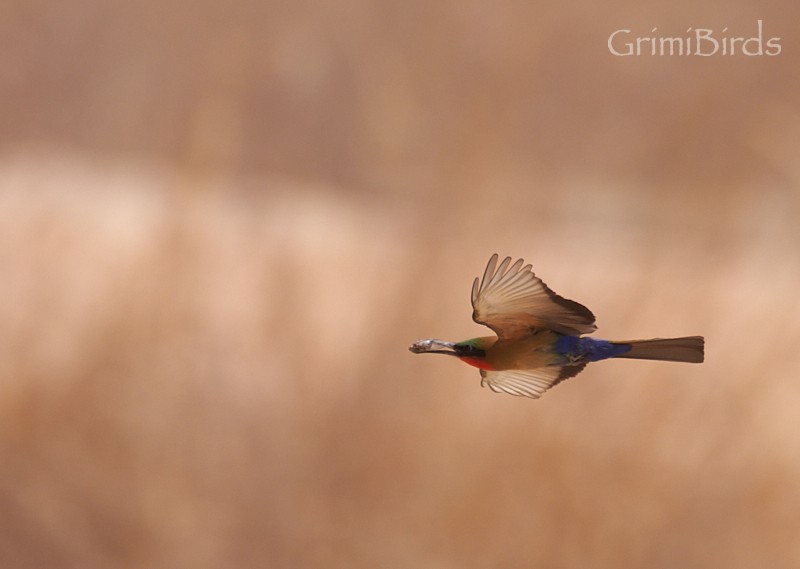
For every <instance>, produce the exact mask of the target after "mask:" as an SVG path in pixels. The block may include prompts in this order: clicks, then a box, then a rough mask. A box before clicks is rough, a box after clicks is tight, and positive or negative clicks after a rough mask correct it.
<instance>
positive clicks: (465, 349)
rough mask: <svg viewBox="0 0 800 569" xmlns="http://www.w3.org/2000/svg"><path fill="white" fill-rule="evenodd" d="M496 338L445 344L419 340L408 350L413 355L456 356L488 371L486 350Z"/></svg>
mask: <svg viewBox="0 0 800 569" xmlns="http://www.w3.org/2000/svg"><path fill="white" fill-rule="evenodd" d="M496 340H497V338H472V339H471V340H464V341H463V342H445V341H444V340H437V339H435V338H430V339H428V340H419V341H418V342H414V343H413V344H411V347H410V348H408V349H409V350H411V351H412V352H414V353H415V354H445V355H448V356H456V357H457V358H459V359H460V360H461V361H463V362H466V363H468V364H470V365H473V366H475V367H479V368H482V369H489V367H488V366H487V365H486V350H488V349H489V348H490V347H491V345H492V344H494V342H495V341H496Z"/></svg>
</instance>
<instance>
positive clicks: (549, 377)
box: [481, 364, 586, 399]
mask: <svg viewBox="0 0 800 569" xmlns="http://www.w3.org/2000/svg"><path fill="white" fill-rule="evenodd" d="M585 367H586V364H579V365H574V366H547V367H542V368H539V369H521V370H508V371H489V370H483V369H482V370H481V386H482V387H487V386H488V387H489V389H491V390H492V391H494V392H496V393H509V394H511V395H517V396H521V397H532V398H533V399H538V398H539V397H541V396H542V393H544V392H545V391H547V390H548V389H550V388H551V387H553V386H554V385H556V384H558V383H559V382H561V381H564V380H565V379H569V378H570V377H574V376H576V375H578V374H579V373H580V372H581V371H583V368H585Z"/></svg>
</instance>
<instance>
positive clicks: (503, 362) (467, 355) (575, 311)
mask: <svg viewBox="0 0 800 569" xmlns="http://www.w3.org/2000/svg"><path fill="white" fill-rule="evenodd" d="M497 262H498V256H497V254H496V253H495V254H494V255H492V258H491V259H489V263H488V264H487V265H486V271H485V272H484V273H483V278H476V279H475V282H474V283H473V284H472V308H473V312H472V319H473V320H475V322H477V323H478V324H483V325H485V326H488V327H489V328H491V329H492V331H494V333H495V334H497V335H496V336H485V337H481V338H473V339H471V340H464V341H463V342H445V341H444V340H437V339H435V338H431V339H427V340H420V341H418V342H415V343H414V344H412V345H411V347H410V348H409V350H411V351H412V352H414V353H415V354H446V355H450V356H455V357H457V358H458V359H460V360H461V361H463V362H465V363H468V364H470V365H472V366H475V367H477V368H478V369H480V372H481V385H482V386H484V387H485V386H489V388H490V389H491V390H492V391H496V392H498V393H510V394H511V395H521V396H525V397H533V398H539V397H541V395H542V394H543V393H544V392H545V391H547V390H548V389H550V388H551V387H553V386H554V385H556V384H558V383H559V382H561V381H564V380H565V379H568V378H570V377H574V376H576V375H578V374H579V373H580V372H581V371H583V368H585V367H586V365H587V364H589V363H590V362H596V361H600V360H605V359H608V358H631V359H637V360H661V361H670V362H689V363H702V361H703V348H704V340H703V337H702V336H687V337H684V338H668V339H664V338H654V339H652V340H628V341H623V342H612V341H609V340H600V339H597V340H596V339H594V338H587V337H584V336H582V334H591V333H592V332H594V331H595V330H596V329H597V326H595V325H594V322H595V318H594V314H592V312H591V311H590V310H589V309H588V308H586V307H585V306H583V305H582V304H578V303H577V302H574V301H572V300H567V299H566V298H563V297H561V296H559V295H557V294H556V293H554V292H553V291H552V290H550V289H549V288H548V287H547V285H546V284H544V283H543V282H542V280H541V279H540V278H538V277H537V276H536V275H534V274H533V271H532V270H531V265H524V263H525V261H523V260H522V259H519V260H518V261H516V262H515V263H514V264H511V257H506V258H505V259H504V260H503V261H502V262H501V263H500V265H499V266H498V264H497ZM523 265H524V266H523Z"/></svg>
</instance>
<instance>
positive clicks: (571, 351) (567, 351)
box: [555, 336, 631, 362]
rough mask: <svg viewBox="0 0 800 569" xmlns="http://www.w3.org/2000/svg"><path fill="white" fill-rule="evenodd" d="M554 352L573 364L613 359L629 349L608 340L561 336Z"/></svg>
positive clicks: (626, 345)
mask: <svg viewBox="0 0 800 569" xmlns="http://www.w3.org/2000/svg"><path fill="white" fill-rule="evenodd" d="M555 349H556V352H557V353H559V354H562V355H564V356H566V357H567V358H568V359H569V360H571V361H575V362H596V361H599V360H605V359H608V358H613V357H614V356H618V355H620V354H624V353H625V352H629V351H630V349H631V345H630V344H614V343H612V342H609V341H608V340H595V339H593V338H579V337H577V336H561V337H560V338H559V339H558V340H556V345H555Z"/></svg>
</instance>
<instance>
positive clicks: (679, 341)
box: [612, 336, 705, 364]
mask: <svg viewBox="0 0 800 569" xmlns="http://www.w3.org/2000/svg"><path fill="white" fill-rule="evenodd" d="M612 344H617V345H628V346H630V347H631V349H630V350H629V351H627V352H625V353H622V354H619V355H617V356H616V357H618V358H631V359H635V360H662V361H668V362H688V363H693V364H699V363H702V361H703V358H704V352H703V348H704V346H705V340H704V339H703V337H702V336H687V337H685V338H654V339H652V340H631V341H630V342H612Z"/></svg>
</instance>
